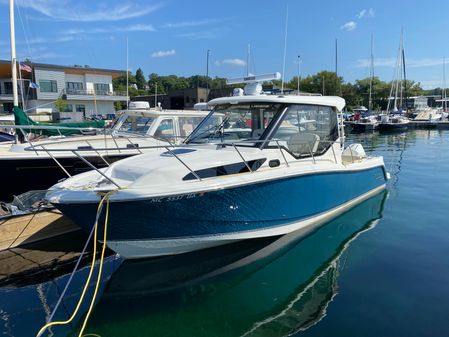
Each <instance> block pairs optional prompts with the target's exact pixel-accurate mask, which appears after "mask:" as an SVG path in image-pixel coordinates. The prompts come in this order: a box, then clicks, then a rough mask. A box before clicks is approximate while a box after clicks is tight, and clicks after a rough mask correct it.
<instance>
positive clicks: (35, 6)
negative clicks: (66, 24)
mask: <svg viewBox="0 0 449 337" xmlns="http://www.w3.org/2000/svg"><path fill="white" fill-rule="evenodd" d="M1 2H2V3H7V0H1ZM16 4H17V5H18V6H21V7H24V8H30V9H32V10H34V11H36V12H38V13H40V14H42V15H44V16H45V17H47V18H50V19H52V20H58V21H80V22H90V21H118V20H124V19H131V18H136V17H140V16H143V15H146V14H149V13H151V12H154V11H156V10H157V9H159V8H160V7H161V5H160V4H155V5H145V6H143V5H137V4H133V3H131V2H128V1H126V2H122V3H120V4H118V5H115V6H111V3H110V2H106V1H91V2H89V4H91V5H92V7H89V6H86V5H85V4H80V2H74V1H69V0H32V1H30V0H16Z"/></svg>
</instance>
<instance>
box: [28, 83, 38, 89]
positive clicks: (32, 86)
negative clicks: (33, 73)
mask: <svg viewBox="0 0 449 337" xmlns="http://www.w3.org/2000/svg"><path fill="white" fill-rule="evenodd" d="M30 88H32V89H37V88H39V85H38V84H36V83H34V82H31V81H30Z"/></svg>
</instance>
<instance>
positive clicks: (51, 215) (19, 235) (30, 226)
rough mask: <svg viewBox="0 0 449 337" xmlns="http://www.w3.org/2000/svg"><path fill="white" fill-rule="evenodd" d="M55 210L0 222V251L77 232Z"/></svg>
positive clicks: (72, 225) (70, 223)
mask: <svg viewBox="0 0 449 337" xmlns="http://www.w3.org/2000/svg"><path fill="white" fill-rule="evenodd" d="M79 229H80V228H79V227H78V226H77V225H75V224H74V223H73V222H72V221H71V220H69V219H68V218H66V217H65V216H63V215H62V214H61V212H59V211H58V210H56V209H51V210H45V211H40V212H37V213H30V214H25V215H15V216H10V217H7V218H3V219H1V220H0V251H2V250H5V249H10V248H14V247H18V246H21V245H25V244H29V243H33V242H37V241H41V240H44V239H48V238H51V237H55V236H58V235H62V234H65V233H69V232H73V231H76V230H79Z"/></svg>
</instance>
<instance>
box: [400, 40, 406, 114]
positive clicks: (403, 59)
mask: <svg viewBox="0 0 449 337" xmlns="http://www.w3.org/2000/svg"><path fill="white" fill-rule="evenodd" d="M401 48H402V69H403V72H404V101H405V111H407V73H406V72H405V52H404V44H403V42H402V39H401ZM401 106H402V107H404V104H402V105H401Z"/></svg>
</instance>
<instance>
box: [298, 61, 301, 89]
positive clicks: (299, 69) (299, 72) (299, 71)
mask: <svg viewBox="0 0 449 337" xmlns="http://www.w3.org/2000/svg"><path fill="white" fill-rule="evenodd" d="M300 74H301V55H298V95H299V76H300Z"/></svg>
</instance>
